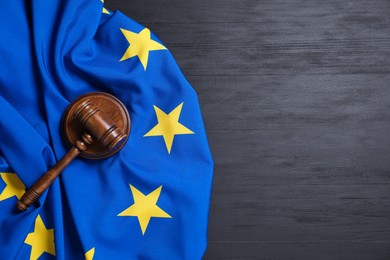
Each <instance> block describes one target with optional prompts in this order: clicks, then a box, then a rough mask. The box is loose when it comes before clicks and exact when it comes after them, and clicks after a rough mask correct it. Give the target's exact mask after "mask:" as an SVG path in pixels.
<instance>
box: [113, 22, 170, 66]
mask: <svg viewBox="0 0 390 260" xmlns="http://www.w3.org/2000/svg"><path fill="white" fill-rule="evenodd" d="M121 31H122V33H123V35H124V36H125V37H126V40H127V41H128V42H129V44H130V46H129V47H128V48H127V50H126V52H125V54H124V55H123V57H122V58H121V59H120V61H124V60H127V59H130V58H132V57H135V56H138V59H139V60H140V61H141V63H142V66H143V67H144V70H146V67H147V66H148V59H149V52H150V51H158V50H166V49H167V48H165V47H164V46H163V45H161V44H160V43H158V42H156V41H154V40H152V39H151V38H150V31H149V29H148V28H145V29H143V30H142V31H141V32H139V33H134V32H131V31H128V30H125V29H122V28H121Z"/></svg>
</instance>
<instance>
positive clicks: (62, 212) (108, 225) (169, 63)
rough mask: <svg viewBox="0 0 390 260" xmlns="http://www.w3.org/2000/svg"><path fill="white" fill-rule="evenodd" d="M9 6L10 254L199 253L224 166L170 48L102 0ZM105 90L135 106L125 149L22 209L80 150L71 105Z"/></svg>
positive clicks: (0, 68) (3, 217)
mask: <svg viewBox="0 0 390 260" xmlns="http://www.w3.org/2000/svg"><path fill="white" fill-rule="evenodd" d="M0 6H1V9H0V10H1V11H0V12H1V15H0V21H1V24H2V26H0V35H1V38H0V53H1V55H0V231H1V232H0V245H1V246H0V259H200V258H201V257H202V255H203V254H204V251H205V249H206V245H207V219H208V210H209V200H210V190H211V180H212V171H213V162H212V159H211V155H210V151H209V148H208V144H207V139H206V135H205V130H204V126H203V123H202V118H201V113H200V109H199V104H198V100H197V95H196V93H195V92H194V90H193V89H192V88H191V86H190V85H189V83H188V82H187V81H186V79H185V78H184V76H183V74H182V73H181V71H180V70H179V68H178V66H177V65H176V63H175V61H174V59H173V57H172V55H171V53H170V52H169V50H168V49H167V47H166V46H165V45H164V44H163V43H162V42H161V41H160V40H159V39H158V38H157V37H156V35H154V34H153V33H152V32H151V31H150V30H149V29H148V28H145V27H144V26H142V25H140V24H138V23H136V22H135V21H133V20H131V19H130V18H128V17H126V16H125V15H123V14H122V13H120V12H118V11H116V12H113V13H112V12H110V11H108V10H107V9H105V8H104V7H103V4H102V2H101V1H100V0H69V1H58V0H34V1H21V0H14V1H3V2H2V3H1V4H0ZM97 91H99V92H106V93H109V94H111V95H113V96H115V97H117V98H118V99H120V100H121V101H122V103H123V104H124V105H125V106H126V108H127V110H128V111H129V114H130V118H131V123H132V124H131V132H130V136H129V140H128V141H127V143H126V145H125V146H124V148H123V149H122V150H121V151H120V152H119V153H117V154H115V155H114V156H112V157H109V158H107V159H104V160H88V159H83V158H76V159H75V160H74V161H73V162H72V163H71V164H70V165H69V166H68V167H67V168H66V169H65V170H64V171H63V172H62V174H61V175H60V177H59V178H57V179H56V180H55V181H54V183H53V184H52V185H51V186H50V188H49V190H48V191H47V192H45V193H44V194H43V195H42V196H41V197H40V198H39V200H38V202H37V203H35V204H34V205H32V206H31V207H30V208H29V209H28V210H26V211H24V212H22V213H18V212H17V211H16V210H15V205H16V202H17V201H18V199H20V198H21V196H22V195H23V193H24V191H25V189H26V188H28V187H31V185H32V184H33V183H34V182H35V181H36V180H37V179H39V177H40V176H42V175H43V174H44V173H45V172H46V171H48V170H49V169H50V168H51V167H52V166H53V165H55V163H56V162H57V161H58V160H60V159H61V158H62V157H63V156H64V155H65V154H66V152H67V151H68V150H69V148H70V147H69V145H68V144H67V143H66V141H65V140H64V139H63V137H62V135H61V117H62V115H63V113H64V111H65V109H66V108H67V106H68V105H69V104H70V103H71V102H72V101H74V100H75V99H77V98H78V97H79V96H81V95H83V94H86V93H89V92H97Z"/></svg>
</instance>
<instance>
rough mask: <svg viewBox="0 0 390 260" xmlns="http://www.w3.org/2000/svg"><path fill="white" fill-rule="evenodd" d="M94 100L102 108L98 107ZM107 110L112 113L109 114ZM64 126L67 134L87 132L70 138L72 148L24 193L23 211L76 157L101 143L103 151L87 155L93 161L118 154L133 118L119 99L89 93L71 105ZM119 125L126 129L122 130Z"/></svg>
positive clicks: (66, 113) (104, 94)
mask: <svg viewBox="0 0 390 260" xmlns="http://www.w3.org/2000/svg"><path fill="white" fill-rule="evenodd" d="M94 100H95V101H96V102H97V103H98V104H99V106H98V105H95V104H94V102H95V101H94ZM118 102H119V103H118ZM104 110H106V111H107V112H108V113H105V112H104ZM110 116H111V117H110ZM126 117H127V118H126ZM75 120H76V121H77V122H76V124H75V122H74V121H75ZM63 124H64V125H63V127H64V128H65V133H69V132H72V131H73V135H74V132H77V133H79V132H80V133H81V132H83V133H82V134H81V136H79V137H78V140H76V141H73V140H70V139H72V138H70V137H69V135H68V136H67V137H68V141H69V142H72V144H73V146H72V148H71V149H70V151H69V152H68V153H67V154H66V155H65V156H64V157H63V158H62V159H61V160H60V161H58V162H57V164H56V165H54V166H53V168H51V169H50V170H49V171H48V172H46V173H45V174H44V175H43V176H42V177H41V178H39V179H38V180H37V181H36V182H35V183H34V184H33V185H32V186H31V187H30V188H29V189H28V190H27V191H26V192H25V193H24V195H23V196H22V197H21V198H20V200H19V201H18V202H17V209H18V210H19V211H25V210H26V209H27V208H28V207H29V206H30V205H32V204H33V203H34V202H35V201H36V200H37V199H38V198H39V197H40V196H41V195H42V194H43V193H44V191H45V190H46V189H47V188H48V187H49V186H50V184H51V183H53V181H54V180H55V179H56V178H57V177H58V175H60V173H61V172H62V170H63V169H64V168H65V167H66V166H67V165H68V164H69V163H70V162H71V161H72V160H73V159H74V158H75V157H77V156H78V155H80V154H81V155H83V153H85V152H87V150H88V147H89V146H91V145H92V146H95V147H96V142H97V146H98V147H100V150H99V149H98V150H97V151H96V149H95V151H92V152H90V153H92V154H90V156H88V155H85V156H84V157H87V158H90V159H101V158H106V157H108V156H111V155H113V154H114V153H116V152H118V151H119V150H120V149H121V148H122V147H123V145H124V144H125V143H126V141H127V139H128V134H129V129H130V125H129V124H130V119H129V117H128V112H127V110H126V108H125V106H124V105H123V104H122V103H121V102H120V101H119V100H118V99H116V98H115V97H113V96H111V95H109V94H107V93H102V92H95V93H89V94H86V95H84V96H82V97H80V98H79V99H77V100H76V101H75V102H73V103H72V104H71V105H69V107H68V108H67V110H66V112H65V114H64V118H63ZM117 124H118V125H120V126H122V129H121V128H120V127H118V126H117ZM74 125H77V126H78V128H79V129H76V130H75V129H70V128H72V126H73V127H74ZM80 126H81V129H80Z"/></svg>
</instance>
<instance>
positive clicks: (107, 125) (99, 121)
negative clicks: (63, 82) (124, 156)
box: [73, 99, 127, 150]
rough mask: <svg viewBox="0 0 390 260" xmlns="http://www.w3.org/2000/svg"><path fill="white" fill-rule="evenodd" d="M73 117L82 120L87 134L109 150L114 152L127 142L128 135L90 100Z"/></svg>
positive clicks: (82, 104)
mask: <svg viewBox="0 0 390 260" xmlns="http://www.w3.org/2000/svg"><path fill="white" fill-rule="evenodd" d="M73 116H74V117H75V118H77V119H78V120H80V123H81V125H82V126H83V127H84V128H85V130H86V131H87V132H89V133H90V134H91V135H92V136H93V137H94V138H95V139H96V140H97V141H98V142H99V143H100V144H101V145H103V146H104V147H107V148H108V149H109V150H114V149H115V148H117V147H118V146H120V145H121V144H122V143H123V142H124V141H126V138H127V135H126V134H124V133H122V131H121V130H120V129H119V128H118V127H117V126H116V125H115V123H114V122H112V120H111V119H110V118H109V117H108V116H107V115H106V114H105V113H104V112H102V111H101V110H100V109H99V108H98V107H96V106H95V105H94V104H93V102H92V101H91V100H90V99H86V100H84V101H83V102H82V103H81V104H80V105H79V107H78V108H77V109H76V110H75V111H74V112H73Z"/></svg>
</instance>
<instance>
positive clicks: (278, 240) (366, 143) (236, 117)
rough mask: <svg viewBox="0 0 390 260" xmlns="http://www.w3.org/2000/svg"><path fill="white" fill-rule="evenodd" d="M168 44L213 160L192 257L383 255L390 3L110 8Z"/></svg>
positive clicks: (280, 1)
mask: <svg viewBox="0 0 390 260" xmlns="http://www.w3.org/2000/svg"><path fill="white" fill-rule="evenodd" d="M107 6H108V7H109V8H111V9H119V10H120V11H122V12H124V13H125V14H127V15H129V16H130V17H132V18H133V19H135V20H136V21H138V22H140V23H142V24H144V25H146V26H148V27H149V28H150V29H151V30H152V31H154V32H155V33H156V34H157V35H158V36H159V37H160V38H161V39H162V40H163V42H164V43H165V44H166V45H167V46H168V48H169V49H170V50H171V52H172V53H173V54H174V56H175V57H176V59H177V62H178V64H179V65H180V67H181V68H182V70H183V72H184V74H185V75H186V77H187V79H188V80H189V82H190V83H191V84H192V85H193V86H194V88H195V89H196V90H197V92H198V94H199V100H200V103H201V107H202V112H203V116H204V120H205V125H206V128H207V134H208V137H209V142H210V146H211V149H212V153H213V156H214V160H215V177H214V184H213V197H212V204H211V210H210V220H209V247H208V250H207V252H206V255H205V259H388V258H389V257H390V230H389V228H388V227H389V226H390V217H389V216H390V212H389V211H390V207H389V195H390V194H389V188H390V187H389V185H390V160H389V155H390V137H389V133H390V109H389V108H390V106H389V100H390V88H389V82H390V19H389V18H388V17H389V14H390V2H389V1H387V0H372V1H366V0H356V1H342V0H341V1H340V0H329V1H305V0H289V1H285V0H272V1H271V0H242V1H234V0H213V1H206V0H198V1H175V0H166V1H158V0H144V1H139V0H133V1H125V0H110V1H107Z"/></svg>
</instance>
